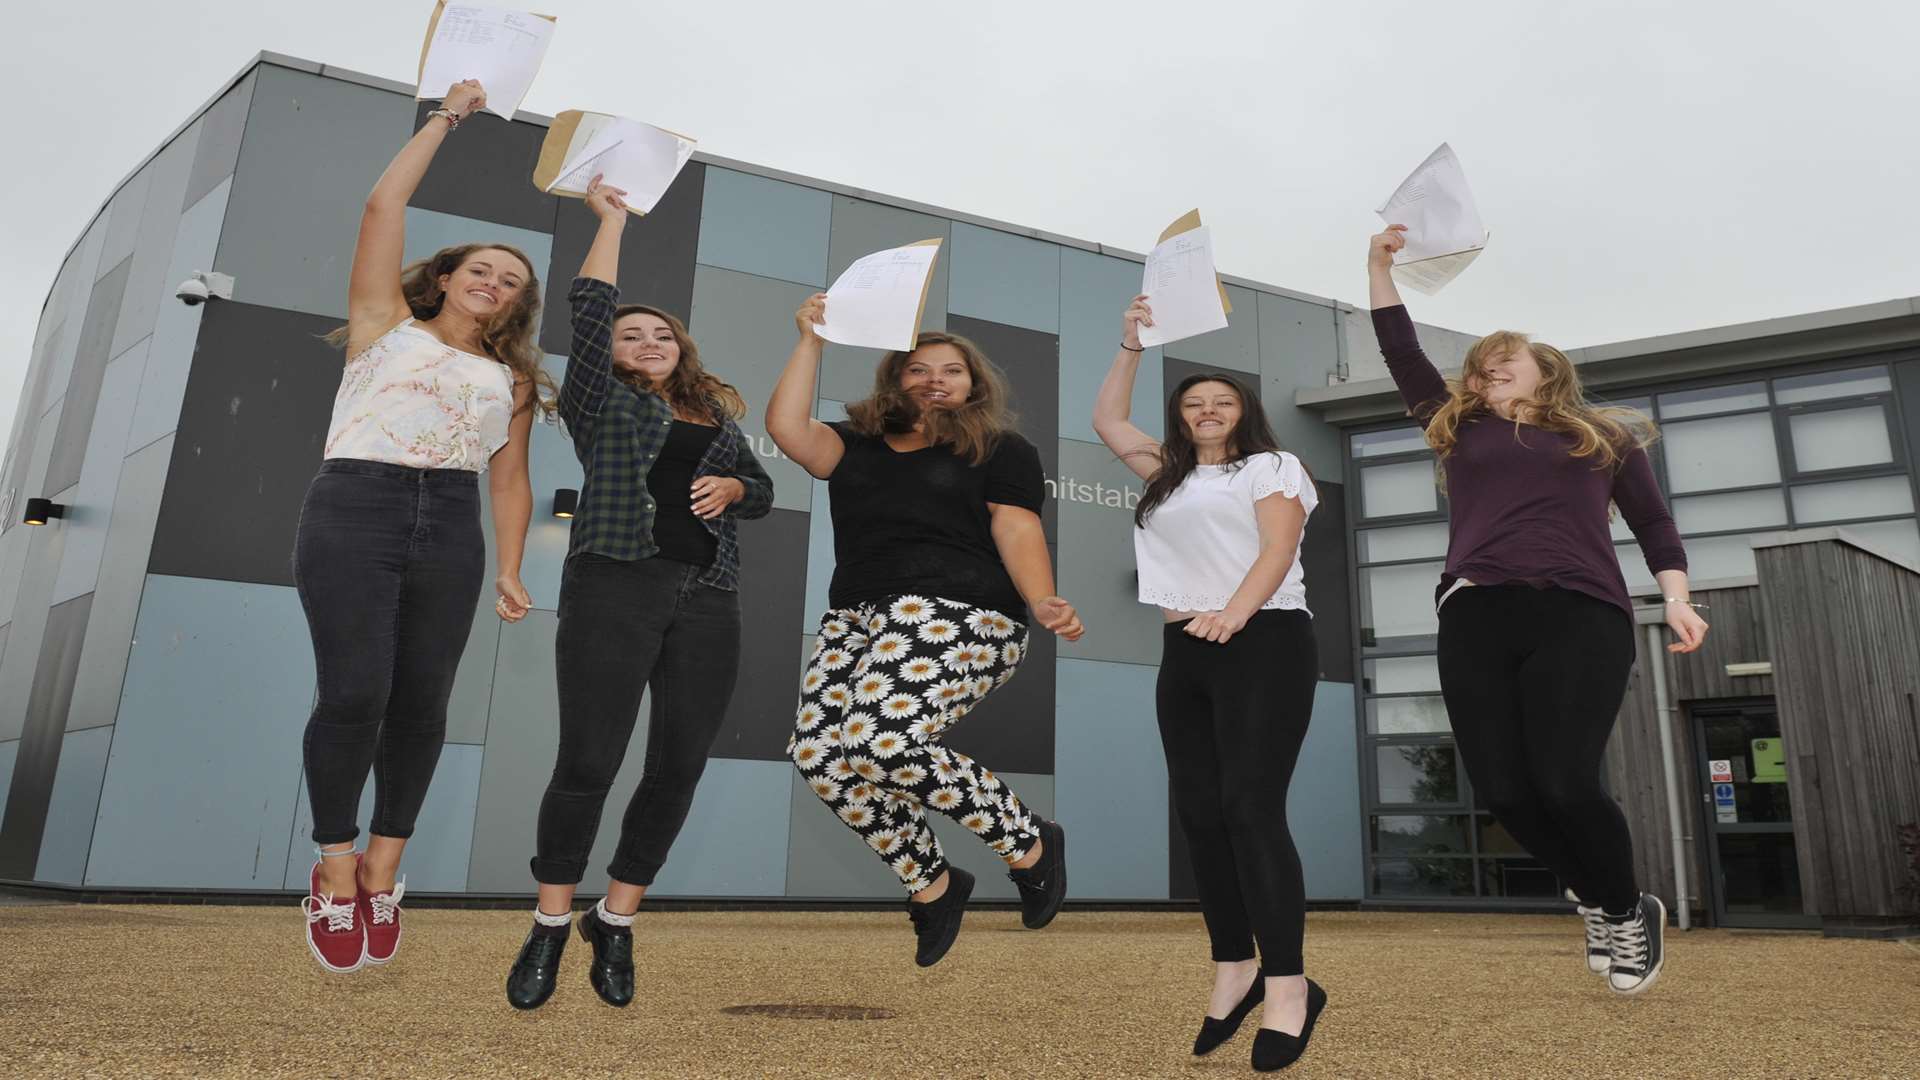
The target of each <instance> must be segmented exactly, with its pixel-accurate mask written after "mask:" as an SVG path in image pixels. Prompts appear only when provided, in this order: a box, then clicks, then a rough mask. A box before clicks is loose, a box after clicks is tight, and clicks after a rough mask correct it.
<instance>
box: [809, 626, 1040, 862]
mask: <svg viewBox="0 0 1920 1080" xmlns="http://www.w3.org/2000/svg"><path fill="white" fill-rule="evenodd" d="M1026 644H1027V628H1026V626H1025V625H1024V624H1022V623H1017V622H1015V621H1013V620H1012V619H1010V618H1008V617H1007V616H1005V615H1002V614H1001V613H999V612H997V611H990V610H988V609H986V608H976V607H971V606H969V605H967V604H962V603H957V602H955V601H952V600H940V599H928V598H927V597H923V596H897V597H891V598H887V599H883V600H877V601H874V602H872V603H862V604H858V605H856V606H854V607H850V608H842V609H839V610H835V611H829V612H827V614H826V616H825V617H824V618H823V619H821V621H820V644H819V646H818V647H817V648H815V649H814V653H813V659H812V661H811V662H810V663H809V664H808V665H807V671H806V674H805V676H803V677H802V680H801V687H800V709H799V713H798V714H797V716H796V717H795V719H794V731H793V738H792V739H791V740H790V741H789V742H788V743H787V754H788V756H789V757H791V758H792V759H793V764H794V767H795V768H797V769H799V770H800V775H802V776H803V777H805V778H806V780H807V782H808V783H809V784H810V785H812V787H813V793H814V794H815V795H818V796H820V801H821V802H824V803H826V804H827V806H828V807H829V808H830V809H832V810H833V812H834V813H836V814H838V815H839V816H840V820H841V821H843V822H845V823H846V825H847V827H848V828H849V829H852V830H853V831H854V832H855V833H858V834H859V836H860V838H861V839H862V840H865V841H866V842H867V846H868V847H870V848H872V849H873V851H874V853H875V854H876V855H878V856H880V859H881V861H883V862H885V863H886V864H887V865H888V866H889V867H891V868H892V870H893V872H894V873H895V874H897V875H899V878H900V881H901V884H903V885H905V886H906V888H907V891H908V892H910V893H916V892H919V891H920V890H921V889H924V888H926V887H927V886H928V885H931V884H933V883H934V882H935V881H937V880H939V878H940V874H941V873H942V872H943V871H944V870H946V868H947V860H946V856H945V855H944V854H942V852H941V850H940V841H939V840H938V839H937V838H935V837H934V835H933V830H932V829H931V828H929V827H928V825H927V811H928V810H929V809H932V810H937V811H939V812H940V813H943V814H945V815H947V816H948V817H951V818H953V819H954V820H955V821H958V822H959V823H960V824H961V825H963V826H965V827H966V828H967V829H968V830H969V831H970V832H972V833H973V834H974V835H976V836H978V837H980V839H981V840H983V841H985V842H986V845H987V846H988V847H990V848H992V849H993V850H994V851H995V852H997V853H999V855H1000V857H1001V858H1003V859H1006V860H1007V861H1008V862H1015V861H1018V860H1019V859H1020V858H1021V857H1022V856H1024V855H1025V854H1026V853H1027V849H1028V848H1030V847H1032V846H1033V843H1034V841H1035V840H1038V839H1039V838H1040V832H1039V829H1038V828H1036V827H1035V826H1034V823H1033V818H1032V815H1031V814H1029V813H1028V812H1027V809H1026V807H1025V806H1024V805H1022V804H1021V802H1020V800H1019V799H1018V798H1016V797H1015V796H1014V794H1013V792H1012V791H1010V790H1008V789H1007V786H1006V784H1005V783H1003V782H1002V781H1001V780H1000V778H999V777H996V776H994V775H993V773H992V772H990V771H989V770H987V769H984V768H981V767H980V765H979V764H978V763H977V762H975V761H974V760H973V759H972V758H970V757H968V756H967V755H965V754H962V753H960V752H959V751H956V750H949V749H947V748H946V747H945V746H943V745H941V743H940V738H941V736H942V735H943V734H944V733H945V732H946V730H947V729H948V728H949V727H951V726H952V725H953V723H954V721H956V720H959V719H960V718H961V717H963V716H965V715H967V713H968V712H970V711H971V710H972V709H973V707H974V706H975V705H977V704H979V702H980V700H981V699H982V698H984V697H986V696H987V695H988V694H989V693H991V692H992V691H993V689H994V688H995V687H997V686H1000V685H1002V684H1003V683H1005V682H1006V681H1007V680H1008V679H1010V678H1012V677H1013V672H1014V669H1015V668H1016V667H1017V666H1018V665H1019V663H1020V660H1021V658H1022V657H1023V656H1025V655H1026Z"/></svg>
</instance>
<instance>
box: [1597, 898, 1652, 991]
mask: <svg viewBox="0 0 1920 1080" xmlns="http://www.w3.org/2000/svg"><path fill="white" fill-rule="evenodd" d="M1666 929H1667V905H1665V904H1663V903H1661V902H1660V898H1659V897H1657V896H1652V895H1649V894H1647V893H1641V894H1640V905H1639V910H1637V911H1635V912H1634V913H1633V918H1631V919H1628V920H1627V921H1626V922H1623V923H1614V924H1613V967H1612V968H1611V969H1609V970H1608V972H1607V987H1608V989H1610V990H1612V991H1613V992H1614V993H1616V994H1629V995H1631V994H1640V993H1645V992H1646V991H1648V990H1650V989H1652V988H1653V984H1654V981H1655V980H1657V979H1659V978H1660V966H1661V965H1662V964H1664V963H1666V955H1665V950H1664V949H1663V948H1662V947H1661V944H1662V943H1661V938H1662V937H1664V936H1665V934H1666Z"/></svg>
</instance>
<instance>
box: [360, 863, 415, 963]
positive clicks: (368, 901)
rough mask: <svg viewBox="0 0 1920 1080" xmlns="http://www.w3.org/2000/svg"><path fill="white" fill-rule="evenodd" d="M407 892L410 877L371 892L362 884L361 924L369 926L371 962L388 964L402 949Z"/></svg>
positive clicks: (368, 938)
mask: <svg viewBox="0 0 1920 1080" xmlns="http://www.w3.org/2000/svg"><path fill="white" fill-rule="evenodd" d="M406 892H407V879H406V878H401V879H400V880H399V881H398V882H396V883H395V884H394V886H393V888H392V889H390V890H388V891H387V892H377V893H370V892H368V891H367V890H366V886H364V885H363V886H361V888H360V897H359V899H358V900H356V901H355V906H357V907H358V908H359V909H360V911H359V915H360V925H362V926H364V927H366V928H367V963H369V964H384V963H386V962H387V961H389V960H391V959H393V954H394V953H396V952H398V951H399V949H400V898H401V897H402V896H405V895H406Z"/></svg>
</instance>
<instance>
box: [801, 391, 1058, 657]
mask: <svg viewBox="0 0 1920 1080" xmlns="http://www.w3.org/2000/svg"><path fill="white" fill-rule="evenodd" d="M829 426H830V427H832V428H833V430H834V431H836V432H838V433H839V435H840V441H841V442H842V443H844V444H845V445H846V453H844V454H842V455H841V457H840V463H839V464H838V465H836V466H835V467H834V470H833V475H832V476H830V477H828V478H827V494H828V496H829V498H830V500H831V502H832V508H833V556H834V563H835V565H834V569H833V584H832V585H831V587H830V588H829V590H828V603H830V604H832V605H833V606H834V607H835V608H844V607H851V606H853V605H854V604H857V603H861V602H865V601H873V600H878V599H881V598H883V597H888V596H901V595H917V596H925V597H927V598H929V599H932V598H936V597H937V598H939V599H943V600H953V601H956V602H958V603H963V604H971V605H973V606H975V607H984V608H990V609H992V610H994V611H998V612H1000V613H1001V614H1003V615H1006V616H1007V617H1008V618H1011V619H1016V620H1018V621H1020V622H1025V621H1027V608H1026V604H1025V603H1024V602H1022V601H1021V599H1020V592H1019V590H1018V589H1016V588H1014V585H1013V579H1012V578H1011V577H1010V576H1008V574H1007V568H1006V567H1005V566H1004V565H1003V564H1002V563H1001V562H1000V552H999V549H998V548H996V547H995V546H994V543H993V532H992V525H991V522H992V518H991V515H990V514H989V513H988V510H987V504H988V503H999V504H1001V505H1005V506H1019V507H1024V508H1026V509H1028V510H1031V511H1033V512H1034V513H1036V514H1037V513H1039V512H1040V506H1041V504H1042V503H1043V502H1044V501H1045V499H1046V495H1047V488H1046V476H1045V473H1044V472H1043V471H1042V469H1041V467H1040V453H1039V451H1037V450H1035V449H1034V448H1033V444H1032V443H1030V442H1028V441H1027V440H1026V439H1024V438H1022V437H1021V436H1020V435H1019V434H1017V433H1015V432H1011V431H1009V432H1007V433H1006V434H1004V435H1002V436H1001V437H1000V441H999V443H998V445H996V446H995V447H994V450H993V454H992V456H990V457H989V458H988V459H987V460H986V461H985V462H984V463H982V464H979V465H974V464H971V463H969V462H968V460H967V459H966V458H964V457H962V456H960V455H958V454H956V453H954V452H953V449H952V448H951V447H948V446H929V447H925V448H923V449H920V450H911V451H907V452H906V453H901V452H900V451H897V450H895V449H893V448H892V447H891V446H888V445H887V441H886V440H885V439H884V438H881V437H880V436H877V435H863V434H861V433H860V432H859V431H857V430H855V429H854V427H853V425H851V424H848V423H846V422H844V421H841V422H837V423H833V424H830V425H829Z"/></svg>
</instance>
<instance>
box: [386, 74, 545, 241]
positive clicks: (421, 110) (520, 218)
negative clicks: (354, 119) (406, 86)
mask: <svg viewBox="0 0 1920 1080" xmlns="http://www.w3.org/2000/svg"><path fill="white" fill-rule="evenodd" d="M439 107H440V103H439V102H437V101H422V102H419V103H417V104H416V106H415V108H414V114H413V126H414V128H415V130H418V129H419V128H420V126H421V125H423V124H425V123H426V121H427V113H428V111H429V110H432V109H437V108H439ZM546 137H547V129H546V128H545V127H542V126H541V125H539V124H528V123H522V122H519V121H508V120H502V119H501V118H499V117H497V116H495V115H493V114H492V113H479V114H476V115H474V116H473V117H471V118H469V119H467V120H464V121H462V122H461V124H460V130H459V131H456V132H452V133H450V134H449V135H448V136H447V138H446V140H445V141H443V142H442V143H441V144H440V152H439V153H437V154H435V155H434V158H433V168H431V169H429V170H427V175H426V177H425V178H424V179H422V180H421V181H420V187H419V189H418V190H416V191H415V192H414V193H413V198H412V199H411V200H410V201H409V202H408V205H409V206H418V207H420V208H421V209H424V210H438V211H440V212H441V213H445V214H458V215H460V216H461V217H470V218H478V219H480V220H481V221H493V222H498V223H499V224H502V225H512V226H514V227H516V228H521V229H532V230H534V231H536V232H552V231H553V212H554V208H555V206H557V205H558V204H559V203H560V202H561V199H560V197H559V196H557V195H549V194H547V193H546V192H544V191H541V190H540V189H539V188H537V187H534V186H533V167H534V165H535V164H536V163H538V162H539V160H540V143H541V141H542V140H544V139H545V138H546ZM395 149H398V147H396V148H395ZM568 201H571V200H568Z"/></svg>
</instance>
